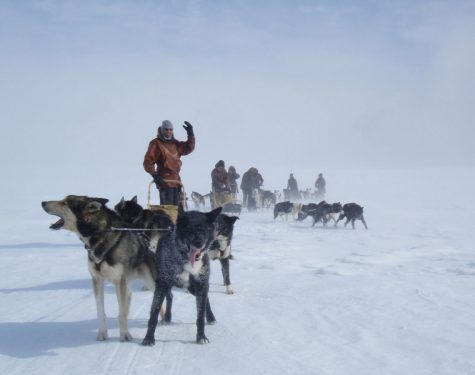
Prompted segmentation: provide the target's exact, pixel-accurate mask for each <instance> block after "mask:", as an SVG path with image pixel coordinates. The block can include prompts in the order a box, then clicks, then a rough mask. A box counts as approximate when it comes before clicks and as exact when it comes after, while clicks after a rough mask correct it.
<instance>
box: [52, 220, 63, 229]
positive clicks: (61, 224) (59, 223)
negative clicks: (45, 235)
mask: <svg viewBox="0 0 475 375" xmlns="http://www.w3.org/2000/svg"><path fill="white" fill-rule="evenodd" d="M63 225H64V220H63V219H59V220H58V221H57V222H56V223H53V224H51V225H50V226H49V228H50V229H54V230H57V229H61V228H62V226H63Z"/></svg>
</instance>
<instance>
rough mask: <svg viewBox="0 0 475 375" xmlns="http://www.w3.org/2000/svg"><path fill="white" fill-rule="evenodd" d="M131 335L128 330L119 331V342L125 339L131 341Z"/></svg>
mask: <svg viewBox="0 0 475 375" xmlns="http://www.w3.org/2000/svg"><path fill="white" fill-rule="evenodd" d="M133 339H134V338H133V337H132V335H131V334H130V332H129V331H125V332H121V333H120V342H125V341H133Z"/></svg>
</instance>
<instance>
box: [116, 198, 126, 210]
mask: <svg viewBox="0 0 475 375" xmlns="http://www.w3.org/2000/svg"><path fill="white" fill-rule="evenodd" d="M124 205H125V199H124V197H122V199H121V200H120V202H119V204H118V206H119V207H120V208H123V207H124Z"/></svg>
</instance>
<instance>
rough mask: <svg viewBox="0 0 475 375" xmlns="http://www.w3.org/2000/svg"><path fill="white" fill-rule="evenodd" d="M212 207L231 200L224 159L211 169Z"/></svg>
mask: <svg viewBox="0 0 475 375" xmlns="http://www.w3.org/2000/svg"><path fill="white" fill-rule="evenodd" d="M211 190H212V193H213V200H212V208H216V207H221V206H223V205H224V204H225V203H228V202H230V201H231V189H230V187H229V184H228V172H227V171H226V168H225V166H224V161H223V160H220V161H218V162H217V163H216V165H215V166H214V169H213V170H212V171H211Z"/></svg>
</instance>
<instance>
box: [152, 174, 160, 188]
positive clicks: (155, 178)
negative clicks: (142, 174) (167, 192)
mask: <svg viewBox="0 0 475 375" xmlns="http://www.w3.org/2000/svg"><path fill="white" fill-rule="evenodd" d="M152 177H153V182H155V183H156V184H157V186H158V185H160V184H161V183H162V182H163V178H162V177H161V176H160V175H159V174H158V173H157V172H155V173H152Z"/></svg>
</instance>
